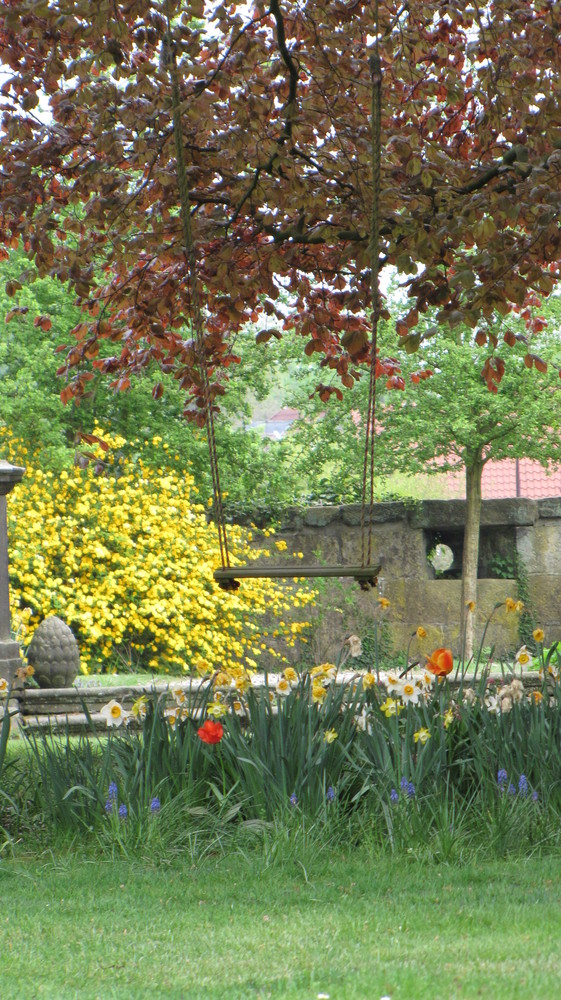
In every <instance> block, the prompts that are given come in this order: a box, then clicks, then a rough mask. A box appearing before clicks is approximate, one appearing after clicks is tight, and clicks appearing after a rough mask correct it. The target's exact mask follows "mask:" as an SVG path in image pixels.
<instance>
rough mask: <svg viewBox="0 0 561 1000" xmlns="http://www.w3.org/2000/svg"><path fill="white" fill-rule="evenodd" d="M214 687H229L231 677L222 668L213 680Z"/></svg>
mask: <svg viewBox="0 0 561 1000" xmlns="http://www.w3.org/2000/svg"><path fill="white" fill-rule="evenodd" d="M212 683H213V684H214V686H215V687H230V683H231V678H230V676H229V674H227V673H226V671H224V670H219V671H218V673H217V674H216V676H215V678H214V680H213V682H212Z"/></svg>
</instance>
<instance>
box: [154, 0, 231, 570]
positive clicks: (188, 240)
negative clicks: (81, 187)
mask: <svg viewBox="0 0 561 1000" xmlns="http://www.w3.org/2000/svg"><path fill="white" fill-rule="evenodd" d="M166 19H167V36H166V37H164V40H163V45H164V55H165V63H166V65H167V67H168V72H169V77H170V82H171V95H172V97H171V99H172V111H173V135H174V139H175V165H176V174H177V185H178V188H179V201H180V211H181V225H182V229H183V248H184V253H185V259H186V262H187V271H188V275H189V291H190V296H191V316H192V321H193V326H194V330H195V347H196V355H197V360H198V365H199V372H200V377H201V387H202V390H203V400H204V416H205V427H206V433H207V440H208V451H209V457H210V471H211V477H212V492H213V496H214V511H215V516H216V525H217V528H218V541H219V545H220V561H221V563H222V568H223V569H226V567H229V566H230V554H229V551H228V537H227V534H226V520H225V517H224V507H223V505H222V490H221V487H220V473H219V470H218V455H217V453H216V436H215V433H214V416H213V411H212V394H211V390H210V381H209V376H208V367H207V361H206V351H205V336H204V323H203V316H202V309H201V300H200V297H199V286H198V282H197V254H196V250H195V242H194V239H193V229H192V226H191V199H190V197H189V186H188V183H187V172H186V169H185V155H184V151H183V135H182V131H181V94H180V90H179V74H178V72H177V59H176V55H175V46H174V44H173V36H172V30H171V19H170V14H169V5H168V4H167V3H166Z"/></svg>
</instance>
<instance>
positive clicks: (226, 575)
mask: <svg viewBox="0 0 561 1000" xmlns="http://www.w3.org/2000/svg"><path fill="white" fill-rule="evenodd" d="M165 10H166V19H167V33H166V35H165V36H164V39H163V43H162V44H163V53H162V54H163V56H164V64H165V65H166V66H167V69H168V73H169V78H170V83H171V94H172V117H173V133H174V140H175V150H176V175H177V184H178V189H179V200H180V216H181V225H182V230H183V249H184V253H185V260H186V263H187V270H188V276H189V291H190V298H191V316H192V321H193V327H194V331H195V348H196V356H197V361H198V367H199V372H200V379H201V388H202V393H203V404H204V416H205V426H206V432H207V439H208V449H209V458H210V469H211V477H212V490H213V496H214V512H215V518H216V525H217V529H218V540H219V546H220V560H221V564H222V569H221V570H216V571H215V574H214V576H215V579H216V580H217V582H218V583H219V585H220V587H221V588H222V589H224V590H237V589H238V587H239V582H238V580H237V579H235V577H236V576H240V577H247V578H253V577H272V578H276V577H286V576H288V577H292V576H295V575H298V576H310V577H324V576H325V577H335V576H354V577H355V579H356V580H357V582H358V583H359V585H360V587H361V589H363V590H369V589H370V588H371V587H373V586H375V585H376V582H377V579H376V578H377V573H378V571H379V568H380V567H373V566H371V557H372V508H373V505H374V431H375V411H376V360H377V333H378V321H379V315H380V293H379V272H380V259H379V242H380V224H379V214H378V203H379V196H380V160H381V87H382V71H381V63H380V56H379V52H378V0H376V5H375V25H376V41H375V46H374V52H373V54H372V55H371V56H370V59H369V66H370V72H371V80H372V100H371V150H372V210H371V219H370V238H369V253H370V261H371V277H370V286H371V298H372V343H371V349H370V383H369V395H368V410H367V416H366V429H365V446H364V464H363V477H362V505H361V550H362V560H361V566H360V567H348V568H344V567H335V566H329V567H320V566H314V567H303V566H302V567H298V568H296V567H292V568H284V569H279V568H270V567H261V568H247V567H236V568H235V569H232V568H231V566H230V555H229V551H228V539H227V533H226V520H225V516H224V507H223V504H222V490H221V487H220V474H219V468H218V455H217V452H216V436H215V429H214V415H213V407H212V392H211V388H210V380H209V374H208V365H207V357H206V350H205V335H204V322H203V315H202V309H201V301H200V296H199V288H198V281H197V254H196V249H195V243H194V239H193V230H192V226H191V199H190V196H189V186H188V183H187V172H186V169H185V155H184V150H183V137H182V130H181V94H180V88H179V74H178V70H177V59H176V53H175V47H174V43H173V34H172V29H171V18H170V13H169V2H168V0H166V5H165ZM367 496H368V501H369V503H368V511H369V516H368V529H367V525H366V509H367Z"/></svg>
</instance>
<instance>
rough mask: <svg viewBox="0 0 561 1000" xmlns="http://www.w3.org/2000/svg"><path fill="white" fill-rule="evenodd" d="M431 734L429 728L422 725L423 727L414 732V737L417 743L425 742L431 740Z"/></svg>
mask: <svg viewBox="0 0 561 1000" xmlns="http://www.w3.org/2000/svg"><path fill="white" fill-rule="evenodd" d="M430 735H431V734H430V733H429V731H428V729H426V727H425V726H422V727H421V729H418V730H417V732H416V733H413V739H414V740H415V743H423V744H425V743H426V742H427V740H430Z"/></svg>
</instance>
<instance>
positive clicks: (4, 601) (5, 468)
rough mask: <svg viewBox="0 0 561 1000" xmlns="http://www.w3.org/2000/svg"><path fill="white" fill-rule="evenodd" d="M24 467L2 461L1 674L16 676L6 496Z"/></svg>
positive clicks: (17, 652)
mask: <svg viewBox="0 0 561 1000" xmlns="http://www.w3.org/2000/svg"><path fill="white" fill-rule="evenodd" d="M24 472H25V469H23V468H21V467H20V466H17V465H10V463H9V462H6V461H3V460H2V461H0V677H5V678H6V680H8V681H12V680H13V679H14V676H15V673H16V670H17V668H18V667H20V666H23V661H22V658H21V649H20V645H19V642H15V640H14V639H13V638H12V631H11V619H10V579H9V576H8V520H7V510H6V497H7V495H8V493H9V492H10V491H11V490H12V489H13V488H14V486H15V485H16V483H19V481H20V479H21V478H22V476H23V474H24Z"/></svg>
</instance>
